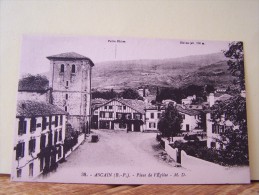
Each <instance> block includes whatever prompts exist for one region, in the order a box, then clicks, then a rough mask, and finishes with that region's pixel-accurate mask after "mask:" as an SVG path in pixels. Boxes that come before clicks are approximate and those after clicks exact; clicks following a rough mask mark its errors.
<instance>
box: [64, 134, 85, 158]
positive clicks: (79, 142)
mask: <svg viewBox="0 0 259 195" xmlns="http://www.w3.org/2000/svg"><path fill="white" fill-rule="evenodd" d="M84 139H85V134H81V135H79V136H78V142H77V144H76V145H75V146H73V147H72V149H71V150H70V151H68V152H67V153H66V154H65V158H67V157H68V156H69V155H70V154H71V153H72V151H73V150H75V149H77V148H78V147H79V146H80V145H81V144H82V142H83V141H84Z"/></svg>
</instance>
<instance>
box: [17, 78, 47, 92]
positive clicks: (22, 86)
mask: <svg viewBox="0 0 259 195" xmlns="http://www.w3.org/2000/svg"><path fill="white" fill-rule="evenodd" d="M47 89H49V81H48V79H47V77H46V76H44V75H40V74H37V75H31V74H28V75H26V76H24V77H23V78H22V79H20V80H19V90H27V91H42V92H45V91H46V90H47Z"/></svg>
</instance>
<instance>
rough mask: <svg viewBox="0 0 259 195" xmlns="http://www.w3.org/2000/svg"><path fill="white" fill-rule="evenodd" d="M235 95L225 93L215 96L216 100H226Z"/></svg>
mask: <svg viewBox="0 0 259 195" xmlns="http://www.w3.org/2000/svg"><path fill="white" fill-rule="evenodd" d="M232 97H233V96H232V95H229V94H223V95H221V96H219V97H215V101H226V100H228V99H230V98H232Z"/></svg>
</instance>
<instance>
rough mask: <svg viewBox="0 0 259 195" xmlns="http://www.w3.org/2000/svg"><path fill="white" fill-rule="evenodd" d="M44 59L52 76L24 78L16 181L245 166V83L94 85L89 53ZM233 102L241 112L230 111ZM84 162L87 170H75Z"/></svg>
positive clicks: (16, 145) (19, 110) (15, 149)
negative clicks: (112, 172) (96, 173)
mask: <svg viewBox="0 0 259 195" xmlns="http://www.w3.org/2000/svg"><path fill="white" fill-rule="evenodd" d="M238 44H239V43H234V44H233V45H234V46H236V45H238ZM228 55H229V56H230V55H231V54H226V57H228ZM47 59H48V60H49V63H50V71H49V72H48V77H46V76H44V75H40V74H39V75H26V76H25V77H23V78H21V79H20V81H19V88H18V103H17V115H16V130H17V133H16V137H15V146H14V153H13V155H14V159H15V162H14V163H13V169H12V170H13V173H12V177H13V179H16V180H19V178H23V179H25V180H26V179H27V180H30V179H36V180H38V179H39V180H44V179H45V178H48V180H49V181H52V180H53V181H57V180H58V178H61V177H62V175H66V176H69V175H71V174H72V175H73V174H74V173H76V174H81V175H87V173H86V172H87V171H90V172H91V170H95V169H96V167H99V168H100V170H105V169H106V170H108V169H109V168H112V167H115V169H116V168H118V169H119V170H122V169H124V170H128V169H129V170H131V171H132V170H134V169H136V167H137V168H138V169H140V170H146V169H149V170H158V171H159V170H163V171H164V172H167V173H169V174H170V173H171V174H173V175H174V174H175V173H177V174H178V173H179V174H180V175H181V174H182V176H184V175H188V173H189V172H190V171H192V170H193V169H198V168H197V167H209V168H211V169H214V170H218V171H219V172H220V173H221V172H222V171H224V170H225V166H233V165H242V166H245V165H247V164H248V153H247V152H248V151H247V142H246V141H247V132H246V130H247V129H246V115H245V114H244V113H245V90H244V86H241V87H240V88H235V90H234V89H233V85H232V83H230V84H229V85H226V86H221V87H216V86H213V85H211V84H204V85H198V83H192V84H189V85H186V86H184V87H179V88H173V87H171V88H170V87H163V86H155V85H153V86H152V85H151V83H150V85H148V84H139V85H138V87H131V88H129V87H125V88H120V89H119V90H118V89H113V88H111V87H110V88H104V89H101V88H100V87H99V88H95V87H94V86H93V85H94V83H93V82H92V80H93V74H92V72H93V69H94V68H95V64H94V62H93V61H92V60H91V59H90V58H88V57H85V56H83V55H81V54H78V53H75V52H68V53H61V54H57V55H52V56H47ZM224 63H225V62H224ZM226 71H227V70H226ZM128 74H129V75H130V74H131V73H130V72H128ZM154 74H155V73H146V72H142V73H140V75H141V76H142V77H145V78H146V77H153V76H154ZM213 74H215V75H216V76H217V77H219V78H220V76H221V75H224V74H225V73H224V72H222V71H219V70H215V71H214V72H213ZM215 75H214V76H215ZM229 75H231V74H230V73H229ZM188 77H190V76H189V75H187V76H186V78H187V79H188ZM233 77H234V76H233ZM177 79H179V80H182V78H180V76H179V78H178V77H177ZM239 79H242V78H241V77H239ZM231 81H232V80H231ZM118 82H119V81H118ZM241 83H242V82H241ZM236 106H239V108H238V109H237V111H236V112H235V111H233V109H232V110H231V109H230V107H231V108H233V107H234V108H235V107H236ZM223 108H226V109H223ZM240 112H242V113H240ZM233 115H235V116H238V117H239V118H236V117H235V116H233ZM242 117H243V118H242ZM241 119H242V121H241ZM243 119H244V120H243ZM238 135H242V136H241V138H238V137H240V136H238ZM234 136H236V138H235V139H232V138H233V137H234ZM236 145H239V146H240V145H241V147H240V148H241V149H240V150H242V151H238V152H237V155H238V156H236V157H235V158H236V159H237V160H236V161H233V158H230V157H228V155H229V153H231V152H233V151H234V150H237V148H236ZM221 154H222V155H221ZM223 154H224V155H223ZM240 156H242V157H240ZM239 157H240V158H239ZM231 163H232V164H231ZM79 167H86V168H87V170H86V172H85V173H84V172H82V171H80V172H77V171H76V170H77V168H79ZM193 167H196V168H193ZM128 174H129V173H128ZM141 174H142V173H139V175H138V176H139V177H141ZM93 175H94V173H93ZM100 175H102V174H100ZM143 175H144V173H143ZM125 177H126V173H125ZM67 180H68V182H69V178H67Z"/></svg>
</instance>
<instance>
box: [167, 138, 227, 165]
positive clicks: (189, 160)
mask: <svg viewBox="0 0 259 195" xmlns="http://www.w3.org/2000/svg"><path fill="white" fill-rule="evenodd" d="M162 140H163V141H164V145H165V147H164V149H165V151H166V153H167V154H168V155H169V156H170V157H171V158H172V159H174V161H175V162H177V153H178V148H172V147H171V146H170V145H169V141H168V140H167V139H165V138H162ZM181 165H182V167H184V168H188V169H199V168H200V169H204V168H205V169H206V168H223V166H221V165H218V164H215V163H212V162H209V161H206V160H202V159H200V158H196V157H193V156H190V155H188V154H186V152H185V151H183V150H182V151H181Z"/></svg>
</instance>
